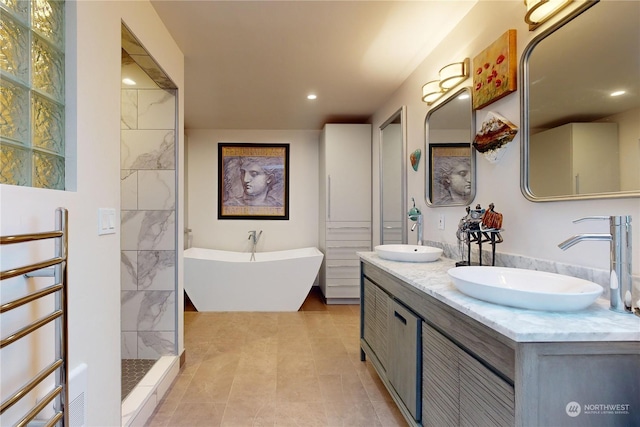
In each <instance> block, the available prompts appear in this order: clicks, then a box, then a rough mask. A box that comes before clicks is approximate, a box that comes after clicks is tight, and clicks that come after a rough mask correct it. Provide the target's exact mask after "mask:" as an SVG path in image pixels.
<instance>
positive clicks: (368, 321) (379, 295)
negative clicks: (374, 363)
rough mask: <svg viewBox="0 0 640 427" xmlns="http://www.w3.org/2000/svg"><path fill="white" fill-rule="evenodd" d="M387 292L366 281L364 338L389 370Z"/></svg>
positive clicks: (383, 365) (388, 298) (388, 300)
mask: <svg viewBox="0 0 640 427" xmlns="http://www.w3.org/2000/svg"><path fill="white" fill-rule="evenodd" d="M390 301H391V298H390V297H389V295H387V293H386V292H385V291H383V290H382V289H380V288H379V287H378V286H376V285H375V284H373V283H372V282H371V281H369V280H368V279H366V278H365V279H364V330H363V338H364V339H365V341H367V344H369V347H371V350H373V352H374V353H375V354H376V357H377V358H378V360H379V361H380V364H381V365H382V368H384V369H385V370H386V369H387V364H388V363H387V360H388V345H387V340H388V336H389V303H390Z"/></svg>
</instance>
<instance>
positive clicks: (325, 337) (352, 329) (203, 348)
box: [146, 289, 407, 427]
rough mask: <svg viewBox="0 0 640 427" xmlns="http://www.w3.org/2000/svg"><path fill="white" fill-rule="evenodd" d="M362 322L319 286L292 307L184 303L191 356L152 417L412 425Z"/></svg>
mask: <svg viewBox="0 0 640 427" xmlns="http://www.w3.org/2000/svg"><path fill="white" fill-rule="evenodd" d="M359 328H360V308H359V306H357V305H325V304H323V303H322V301H321V296H318V292H317V290H315V289H314V290H313V291H312V292H311V293H310V295H309V297H308V298H307V300H306V301H305V303H304V304H303V306H302V308H301V310H300V311H298V312H294V313H254V312H250V313H199V312H194V311H185V319H184V330H185V349H186V362H185V364H184V366H183V368H182V370H181V371H180V373H179V374H178V377H177V378H176V380H175V381H174V383H173V385H172V386H171V388H170V389H169V390H168V391H167V394H166V395H165V397H164V398H163V399H162V401H161V402H160V403H159V405H158V407H157V408H156V410H155V412H154V413H153V414H152V416H151V417H150V418H149V420H148V421H147V424H146V426H148V427H160V426H169V427H179V426H185V427H186V426H188V427H195V426H239V427H248V426H303V427H307V426H345V427H346V426H349V427H352V426H354V427H355V426H366V427H371V426H380V427H392V426H406V425H407V424H406V422H405V421H404V419H403V418H402V415H401V414H400V412H399V411H398V409H397V407H396V406H395V403H394V402H393V400H392V399H391V397H390V396H389V394H388V392H387V390H386V389H385V387H384V385H383V384H382V382H381V381H380V379H379V378H378V376H377V374H376V373H375V371H374V369H373V366H372V365H371V364H370V363H369V362H361V361H360V347H359Z"/></svg>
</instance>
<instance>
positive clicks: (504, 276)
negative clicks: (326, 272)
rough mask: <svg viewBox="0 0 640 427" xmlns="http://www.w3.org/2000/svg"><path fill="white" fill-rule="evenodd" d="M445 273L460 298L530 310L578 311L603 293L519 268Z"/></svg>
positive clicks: (578, 281)
mask: <svg viewBox="0 0 640 427" xmlns="http://www.w3.org/2000/svg"><path fill="white" fill-rule="evenodd" d="M448 273H449V276H450V277H451V279H452V281H453V284H454V285H455V287H456V288H458V290H460V291H461V292H462V293H464V294H467V295H469V296H471V297H474V298H477V299H480V300H483V301H488V302H491V303H494V304H501V305H506V306H510V307H518V308H527V309H531V310H544V311H575V310H582V309H584V308H586V307H588V306H590V305H591V304H592V303H593V302H594V301H595V300H596V299H597V298H598V297H599V296H600V295H601V294H602V291H603V289H602V286H600V285H598V284H597V283H593V282H590V281H588V280H583V279H578V278H576V277H571V276H564V275H562V274H556V273H547V272H544V271H534V270H525V269H520V268H507V267H479V266H478V267H476V266H467V267H455V268H452V269H450V270H449V271H448Z"/></svg>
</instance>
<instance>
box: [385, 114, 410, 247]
mask: <svg viewBox="0 0 640 427" xmlns="http://www.w3.org/2000/svg"><path fill="white" fill-rule="evenodd" d="M406 122H407V121H406V107H404V106H403V107H402V108H400V109H399V110H398V111H396V112H395V113H393V114H392V115H391V117H389V119H387V121H385V122H384V123H383V124H382V125H381V126H380V227H381V229H380V242H381V243H382V244H392V243H407V230H406V228H407V221H406V220H405V212H406V211H407V204H406V200H407V195H406V191H407V184H406V176H407V172H406V162H407V137H406V136H407V135H406V134H407V132H406Z"/></svg>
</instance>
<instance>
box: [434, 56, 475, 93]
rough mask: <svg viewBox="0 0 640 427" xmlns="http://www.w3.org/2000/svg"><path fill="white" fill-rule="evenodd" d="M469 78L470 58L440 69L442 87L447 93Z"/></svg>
mask: <svg viewBox="0 0 640 427" xmlns="http://www.w3.org/2000/svg"><path fill="white" fill-rule="evenodd" d="M468 76H469V58H466V59H465V60H464V61H462V62H454V63H453V64H449V65H447V66H445V67H442V68H441V69H440V87H441V88H442V90H444V91H447V90H449V89H451V88H453V87H456V86H457V85H459V84H460V83H461V82H462V81H463V80H465V79H466V78H467V77H468Z"/></svg>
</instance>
